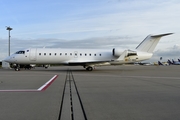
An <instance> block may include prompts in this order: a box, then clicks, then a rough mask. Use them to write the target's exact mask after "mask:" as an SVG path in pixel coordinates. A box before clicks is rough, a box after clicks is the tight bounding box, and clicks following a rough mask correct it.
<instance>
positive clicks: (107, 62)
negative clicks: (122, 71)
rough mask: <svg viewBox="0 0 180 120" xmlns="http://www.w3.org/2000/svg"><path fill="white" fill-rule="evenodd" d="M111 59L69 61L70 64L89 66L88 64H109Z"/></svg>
mask: <svg viewBox="0 0 180 120" xmlns="http://www.w3.org/2000/svg"><path fill="white" fill-rule="evenodd" d="M109 62H110V60H106V61H96V60H92V61H90V60H89V61H72V62H71V61H69V62H68V64H69V65H72V66H76V65H82V66H86V65H87V66H88V65H96V66H98V65H109V64H110V63H109Z"/></svg>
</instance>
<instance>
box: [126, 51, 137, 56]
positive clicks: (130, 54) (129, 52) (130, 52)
mask: <svg viewBox="0 0 180 120" xmlns="http://www.w3.org/2000/svg"><path fill="white" fill-rule="evenodd" d="M129 56H137V52H136V51H132V50H127V54H126V57H129Z"/></svg>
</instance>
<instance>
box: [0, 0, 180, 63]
mask: <svg viewBox="0 0 180 120" xmlns="http://www.w3.org/2000/svg"><path fill="white" fill-rule="evenodd" d="M6 26H10V27H12V28H13V30H12V31H11V53H14V52H16V51H17V50H20V49H23V48H29V47H44V46H46V47H50V48H52V47H57V48H103V49H104V48H107V49H112V48H114V47H115V48H121V49H134V48H135V47H136V46H137V45H138V44H139V43H140V42H141V41H142V40H143V39H144V38H145V37H146V36H147V35H149V34H161V33H169V32H173V33H175V34H173V35H170V36H165V37H163V38H162V39H161V41H160V42H159V44H158V46H157V47H156V49H155V51H154V56H153V58H152V59H151V60H152V61H155V60H159V58H160V57H163V60H164V61H166V59H168V58H170V59H177V58H180V52H179V51H180V1H179V0H0V43H1V44H0V45H1V46H0V60H2V59H4V58H5V57H6V56H8V31H7V30H6Z"/></svg>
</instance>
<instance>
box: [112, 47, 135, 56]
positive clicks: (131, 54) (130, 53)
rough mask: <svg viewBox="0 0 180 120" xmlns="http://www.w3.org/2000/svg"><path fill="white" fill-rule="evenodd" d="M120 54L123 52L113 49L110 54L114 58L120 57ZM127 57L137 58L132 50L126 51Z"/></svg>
mask: <svg viewBox="0 0 180 120" xmlns="http://www.w3.org/2000/svg"><path fill="white" fill-rule="evenodd" d="M122 53H123V52H122V50H120V49H116V48H113V50H112V54H113V56H115V57H120V56H121V54H122ZM129 56H137V52H136V51H132V50H126V53H125V57H129Z"/></svg>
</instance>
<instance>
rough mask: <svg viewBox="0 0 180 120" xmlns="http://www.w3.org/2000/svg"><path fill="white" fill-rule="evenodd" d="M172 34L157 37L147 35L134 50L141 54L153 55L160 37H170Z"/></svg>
mask: <svg viewBox="0 0 180 120" xmlns="http://www.w3.org/2000/svg"><path fill="white" fill-rule="evenodd" d="M171 34H173V33H166V34H159V35H148V36H147V37H146V38H145V39H144V40H143V41H142V42H141V43H140V44H139V45H138V46H137V47H136V49H137V50H139V51H142V52H148V53H153V51H154V49H155V47H156V46H157V44H158V42H159V40H160V39H161V37H163V36H166V35H171Z"/></svg>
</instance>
